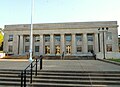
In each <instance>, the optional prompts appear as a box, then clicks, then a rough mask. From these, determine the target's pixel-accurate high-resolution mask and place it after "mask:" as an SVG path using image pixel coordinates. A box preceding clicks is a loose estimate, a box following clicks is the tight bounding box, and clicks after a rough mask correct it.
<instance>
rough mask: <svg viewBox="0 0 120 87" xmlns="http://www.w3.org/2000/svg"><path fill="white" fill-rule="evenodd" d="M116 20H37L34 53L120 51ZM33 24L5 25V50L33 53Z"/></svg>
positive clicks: (105, 54) (105, 53)
mask: <svg viewBox="0 0 120 87" xmlns="http://www.w3.org/2000/svg"><path fill="white" fill-rule="evenodd" d="M117 29H118V25H117V22H116V21H101V22H69V23H46V24H34V27H33V55H34V56H39V55H47V56H57V55H58V56H60V55H62V53H63V52H64V54H65V56H67V55H68V56H90V55H91V50H93V51H94V53H95V54H96V55H97V57H98V58H103V57H106V58H110V57H117V56H115V55H116V53H118V51H119V50H118V30H117ZM29 36H30V25H29V24H19V25H5V28H4V47H3V48H4V52H5V53H8V54H14V55H26V54H28V53H29V44H30V37H29Z"/></svg>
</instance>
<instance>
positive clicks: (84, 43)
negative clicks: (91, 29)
mask: <svg viewBox="0 0 120 87" xmlns="http://www.w3.org/2000/svg"><path fill="white" fill-rule="evenodd" d="M82 50H83V53H87V52H88V45H87V33H83V48H82Z"/></svg>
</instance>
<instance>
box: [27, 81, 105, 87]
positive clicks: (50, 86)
mask: <svg viewBox="0 0 120 87" xmlns="http://www.w3.org/2000/svg"><path fill="white" fill-rule="evenodd" d="M29 86H30V87H106V85H92V84H64V83H63V84H59V83H43V82H42V83H33V84H31V85H29Z"/></svg>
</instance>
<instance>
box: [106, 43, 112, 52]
mask: <svg viewBox="0 0 120 87" xmlns="http://www.w3.org/2000/svg"><path fill="white" fill-rule="evenodd" d="M106 47H107V52H112V44H107V46H106Z"/></svg>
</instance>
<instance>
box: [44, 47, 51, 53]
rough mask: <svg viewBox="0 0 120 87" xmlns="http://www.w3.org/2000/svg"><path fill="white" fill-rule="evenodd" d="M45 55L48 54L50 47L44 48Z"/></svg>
mask: <svg viewBox="0 0 120 87" xmlns="http://www.w3.org/2000/svg"><path fill="white" fill-rule="evenodd" d="M45 54H50V46H45Z"/></svg>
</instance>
